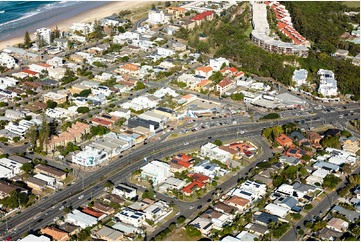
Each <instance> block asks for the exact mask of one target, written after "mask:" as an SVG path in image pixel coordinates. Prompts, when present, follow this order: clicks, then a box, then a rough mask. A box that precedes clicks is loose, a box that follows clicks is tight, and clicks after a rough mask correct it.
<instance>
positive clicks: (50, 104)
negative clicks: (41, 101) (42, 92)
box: [46, 100, 58, 108]
mask: <svg viewBox="0 0 361 242" xmlns="http://www.w3.org/2000/svg"><path fill="white" fill-rule="evenodd" d="M57 106H58V103H57V102H54V101H52V100H48V101H46V108H56V107H57Z"/></svg>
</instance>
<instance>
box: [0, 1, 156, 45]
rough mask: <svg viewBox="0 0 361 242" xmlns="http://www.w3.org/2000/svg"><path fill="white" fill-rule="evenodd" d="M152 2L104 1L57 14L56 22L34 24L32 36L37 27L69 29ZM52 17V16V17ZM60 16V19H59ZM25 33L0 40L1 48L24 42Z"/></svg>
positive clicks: (30, 31) (16, 33) (18, 32)
mask: <svg viewBox="0 0 361 242" xmlns="http://www.w3.org/2000/svg"><path fill="white" fill-rule="evenodd" d="M150 4H151V3H150V2H143V1H132V2H130V1H125V2H118V1H117V2H107V3H103V4H102V5H101V6H98V7H94V8H92V9H89V10H86V11H81V9H80V12H79V10H78V12H79V13H77V12H74V11H75V10H74V11H73V12H74V14H75V15H73V16H70V17H68V16H67V15H64V14H63V15H62V16H57V17H55V18H58V20H57V21H56V22H55V23H54V20H55V18H53V19H52V20H53V21H52V22H51V19H50V20H49V21H46V22H44V23H43V25H42V23H39V24H36V25H34V26H32V27H31V28H30V30H29V33H30V36H31V38H32V39H33V38H34V35H33V33H34V31H35V30H36V29H37V28H41V27H47V28H51V29H54V28H55V26H58V28H59V29H60V30H67V29H68V27H69V26H71V25H72V24H73V23H77V22H91V21H94V20H95V19H101V18H104V17H107V16H110V15H112V14H113V13H119V12H120V11H122V10H136V9H138V8H142V7H144V6H148V5H150ZM70 14H71V13H70ZM50 18H51V17H50ZM59 18H60V19H59ZM24 34H25V31H21V32H20V31H17V32H14V33H13V34H12V36H11V37H10V38H9V39H6V40H1V41H0V49H4V48H6V47H7V46H8V45H14V44H18V43H22V42H23V41H24Z"/></svg>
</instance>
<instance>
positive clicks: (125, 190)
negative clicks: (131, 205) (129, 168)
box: [112, 184, 137, 200]
mask: <svg viewBox="0 0 361 242" xmlns="http://www.w3.org/2000/svg"><path fill="white" fill-rule="evenodd" d="M112 194H115V195H118V196H120V197H124V198H126V199H129V200H130V199H135V198H136V197H137V189H135V188H133V187H129V186H127V185H125V184H119V185H117V186H116V187H114V188H113V191H112Z"/></svg>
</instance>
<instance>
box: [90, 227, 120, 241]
mask: <svg viewBox="0 0 361 242" xmlns="http://www.w3.org/2000/svg"><path fill="white" fill-rule="evenodd" d="M94 234H95V235H96V236H97V237H98V238H99V239H101V240H105V241H121V240H124V235H123V233H122V232H120V231H118V230H115V229H112V228H109V227H107V226H104V227H103V228H101V229H99V230H98V231H96V232H95V233H94Z"/></svg>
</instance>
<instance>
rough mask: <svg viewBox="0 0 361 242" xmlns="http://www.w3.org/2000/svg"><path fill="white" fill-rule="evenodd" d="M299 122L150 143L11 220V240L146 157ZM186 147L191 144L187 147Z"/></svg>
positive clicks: (241, 126) (120, 176)
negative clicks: (37, 218) (60, 207)
mask: <svg viewBox="0 0 361 242" xmlns="http://www.w3.org/2000/svg"><path fill="white" fill-rule="evenodd" d="M314 116H321V117H323V118H325V119H329V120H332V119H335V118H336V117H338V113H323V112H322V111H319V112H318V113H317V114H315V115H314ZM335 116H336V117H335ZM298 119H299V117H297V116H296V117H290V118H288V119H287V120H278V121H275V120H267V121H263V122H259V123H246V124H238V125H230V126H222V127H214V128H209V129H207V130H201V131H198V132H195V133H192V134H191V135H186V136H183V137H180V138H175V139H172V140H168V141H164V142H160V143H159V142H157V141H155V142H149V143H148V144H147V145H145V146H142V147H139V148H137V149H133V150H130V151H129V154H127V155H124V156H123V157H121V158H120V159H117V160H115V161H113V162H111V163H110V164H109V165H108V166H105V167H102V168H100V169H99V170H97V171H96V172H92V173H89V174H87V175H86V176H84V177H82V179H81V180H80V181H78V182H76V183H75V184H74V185H72V186H70V187H66V188H65V189H64V190H62V191H59V192H57V193H55V194H54V195H52V196H51V197H49V198H48V199H47V200H43V201H41V202H39V203H38V204H36V205H34V206H31V207H29V208H27V209H25V210H24V211H23V212H22V213H21V214H19V215H16V216H14V217H13V218H11V219H9V220H8V228H9V229H14V228H17V230H16V231H15V232H13V234H12V236H11V237H15V238H19V237H20V236H21V234H23V233H25V232H27V231H28V228H29V226H30V227H31V228H33V229H37V228H41V227H42V226H43V225H44V224H46V223H50V222H51V221H52V219H53V218H54V217H58V216H62V213H63V212H62V211H59V210H58V209H57V208H58V207H59V206H61V203H62V202H63V201H67V206H69V205H71V206H72V207H74V208H76V207H78V206H79V205H81V204H82V203H84V202H85V199H87V198H89V197H90V196H93V197H95V196H97V195H100V194H101V193H102V192H103V191H102V185H100V186H99V183H100V184H101V183H102V182H103V181H105V180H107V179H110V180H112V181H114V182H115V183H118V181H120V180H122V179H123V178H124V177H126V175H127V174H130V173H131V172H132V171H134V170H137V169H139V168H140V167H141V166H142V164H143V162H144V161H143V158H144V157H147V158H148V160H152V159H155V158H158V159H160V158H162V157H164V156H167V155H171V154H174V153H176V152H180V151H181V150H186V149H190V148H193V147H199V146H200V145H202V144H204V143H206V142H207V140H208V137H212V138H211V140H210V141H212V140H214V139H221V140H224V141H225V140H227V139H231V138H236V137H238V138H242V137H247V136H255V135H259V133H260V130H262V129H263V128H265V127H269V126H273V125H275V124H278V125H282V124H285V123H288V122H291V121H294V120H298ZM314 122H315V123H314V125H317V124H322V121H321V120H319V121H314ZM240 130H246V132H245V133H244V134H240V133H239V131H240ZM185 143H188V144H187V145H184V144H185ZM231 183H232V182H231ZM88 187H89V188H88ZM80 194H83V195H84V198H83V199H81V200H78V196H79V195H80ZM202 201H203V200H202ZM53 206H54V208H52V207H53ZM46 213H47V214H46ZM35 216H39V219H43V220H42V221H41V222H39V223H37V224H36V226H35V225H34V221H33V220H32V219H31V218H33V217H35ZM5 231H6V225H5V224H4V223H3V224H2V225H1V226H0V232H1V233H3V234H4V233H5ZM5 235H7V234H5ZM3 238H5V237H3Z"/></svg>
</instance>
